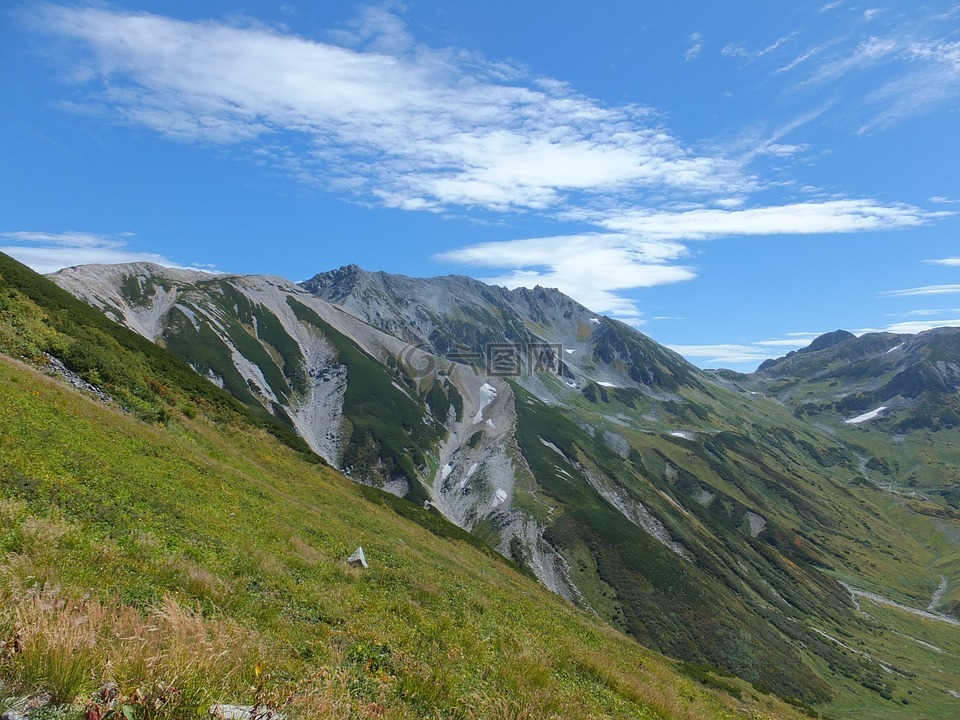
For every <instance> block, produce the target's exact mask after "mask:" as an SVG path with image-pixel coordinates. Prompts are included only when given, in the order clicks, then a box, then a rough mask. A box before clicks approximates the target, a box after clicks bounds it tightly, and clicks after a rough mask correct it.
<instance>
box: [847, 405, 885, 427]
mask: <svg viewBox="0 0 960 720" xmlns="http://www.w3.org/2000/svg"><path fill="white" fill-rule="evenodd" d="M886 409H887V406H886V405H881V406H880V407H878V408H877V409H876V410H871V411H870V412H865V413H864V414H863V415H857V416H856V417H855V418H850V419H849V420H844V422H845V423H846V424H847V425H856V424H857V423H862V422H866V421H867V420H873V419H874V418H875V417H877V415H879V414H880V413H882V412H883V411H884V410H886Z"/></svg>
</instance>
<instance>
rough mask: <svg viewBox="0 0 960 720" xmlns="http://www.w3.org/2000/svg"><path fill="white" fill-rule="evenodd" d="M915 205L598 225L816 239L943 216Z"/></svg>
mask: <svg viewBox="0 0 960 720" xmlns="http://www.w3.org/2000/svg"><path fill="white" fill-rule="evenodd" d="M941 216H942V213H931V212H927V211H924V210H922V209H920V208H918V207H915V206H913V205H905V204H887V205H884V204H881V203H878V202H876V201H873V200H865V199H851V200H829V201H825V202H808V203H794V204H789V205H778V206H771V207H754V208H745V209H740V210H725V209H721V208H696V209H692V210H686V211H681V212H661V211H646V210H632V211H628V212H624V213H622V214H620V215H617V216H614V217H609V218H605V219H603V220H601V221H600V224H601V225H602V226H603V227H605V228H607V229H609V230H614V231H618V232H632V233H636V234H638V235H640V236H643V237H647V238H658V239H662V240H706V239H710V238H717V237H724V236H738V235H739V236H744V235H812V234H820V233H851V232H863V231H870V230H894V229H899V228H906V227H915V226H918V225H922V224H924V223H926V222H929V221H930V220H931V219H933V218H936V217H941Z"/></svg>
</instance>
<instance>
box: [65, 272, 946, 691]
mask: <svg viewBox="0 0 960 720" xmlns="http://www.w3.org/2000/svg"><path fill="white" fill-rule="evenodd" d="M318 277H319V278H321V280H322V281H321V280H317V278H315V279H314V281H316V282H314V281H311V283H313V285H311V283H308V284H307V287H311V286H312V287H314V289H316V290H317V291H318V292H321V294H323V295H324V296H325V298H326V299H324V298H319V297H314V296H311V295H310V294H309V293H308V292H306V290H305V289H304V288H300V287H296V286H293V285H291V284H289V283H286V282H285V281H281V280H279V279H276V278H263V277H238V276H217V277H206V278H185V279H177V278H175V277H170V278H165V277H164V271H163V270H162V269H160V268H156V267H144V266H121V267H118V268H114V269H110V268H97V267H88V268H76V269H73V270H70V271H64V272H63V273H60V274H58V275H57V276H55V278H54V279H55V280H56V281H57V282H59V283H61V284H63V285H64V286H66V287H68V288H70V289H71V290H72V291H74V292H76V293H77V294H78V295H80V296H81V297H84V298H86V299H87V300H88V301H90V302H92V303H94V304H95V305H97V306H99V307H101V308H103V309H104V310H105V311H106V312H108V313H111V314H113V315H114V316H115V317H118V318H120V317H124V318H125V317H139V316H140V315H150V316H151V317H152V316H153V315H156V306H157V305H158V304H159V306H160V307H166V308H168V309H167V310H165V311H164V312H163V313H161V315H162V316H163V317H165V318H166V319H165V320H163V321H162V322H161V323H160V324H159V325H154V326H150V327H159V328H160V332H159V335H158V337H159V341H160V342H162V343H164V344H166V345H167V347H168V348H170V349H171V350H173V351H174V352H177V353H178V354H179V355H180V356H181V357H183V358H184V359H185V360H187V361H188V362H190V363H191V364H192V365H193V366H194V367H195V368H196V369H197V370H198V371H200V372H201V373H203V374H206V375H208V376H211V375H212V376H213V379H214V380H218V379H219V380H221V381H222V382H223V384H224V387H227V388H228V389H232V390H233V391H234V392H235V394H237V396H238V397H240V398H241V399H243V400H244V401H245V402H247V403H248V404H250V405H251V406H253V407H261V408H267V409H270V410H272V411H273V412H274V413H276V415H277V416H278V417H284V416H286V417H288V418H290V419H291V423H292V424H293V425H295V426H297V427H298V429H300V428H301V426H302V425H303V424H304V423H308V422H309V420H308V419H307V416H306V415H305V414H303V413H302V412H301V410H300V408H301V407H302V406H303V405H305V404H306V405H309V404H310V403H309V401H308V400H306V399H305V398H309V397H312V396H311V395H310V393H311V392H312V391H311V389H310V384H309V383H306V384H304V383H302V382H300V381H298V377H303V376H306V377H313V376H317V377H320V378H321V381H322V378H323V376H324V375H326V376H327V377H329V378H331V380H330V381H329V382H334V381H335V382H337V383H338V384H339V385H341V386H342V387H343V390H342V392H341V393H340V394H338V395H336V396H335V398H336V402H334V403H332V404H331V405H330V406H329V408H327V409H324V410H323V412H321V413H317V415H318V420H317V421H319V422H326V423H327V424H326V425H323V428H324V430H323V433H320V432H318V431H317V430H315V429H314V430H311V429H307V430H301V432H302V433H303V434H304V437H306V438H310V437H311V433H312V438H313V440H312V442H313V443H314V444H316V445H317V446H319V443H318V440H319V438H321V437H327V435H326V433H327V432H328V431H329V430H330V429H331V428H333V429H334V436H335V437H336V438H337V444H336V445H335V447H336V448H337V452H336V454H334V453H332V452H327V457H329V458H330V459H331V461H332V462H335V463H337V464H339V465H340V466H341V467H344V469H345V470H347V471H348V472H349V473H350V474H351V476H352V477H354V478H356V479H359V480H364V481H367V482H373V483H375V484H379V485H381V486H385V487H391V486H392V484H396V483H397V481H398V480H400V479H402V481H403V482H404V483H405V484H404V486H403V487H402V488H394V489H399V490H401V491H402V490H406V492H407V494H408V496H411V497H414V498H415V499H417V500H418V501H421V500H424V499H428V500H429V502H430V503H431V504H432V506H433V507H435V508H437V509H439V510H440V511H441V512H442V513H443V514H444V515H445V516H446V517H448V518H450V519H452V520H454V521H455V522H456V523H457V524H458V525H460V526H461V527H464V528H466V529H469V530H470V531H471V532H473V533H474V535H476V536H477V537H479V538H481V539H483V540H484V541H485V542H487V543H488V544H489V545H490V546H492V547H495V548H496V549H498V550H499V551H500V552H501V553H503V554H504V555H506V556H508V557H510V558H512V559H513V560H514V561H515V562H517V563H518V564H520V565H521V566H524V567H525V568H527V569H528V570H529V571H530V572H531V573H532V574H534V575H536V577H537V578H538V579H539V580H541V582H543V583H544V584H545V585H547V586H548V587H550V588H552V589H554V590H555V591H557V592H559V593H560V594H562V595H564V596H566V597H568V598H569V599H571V600H572V601H574V602H576V603H578V604H579V605H581V606H583V607H585V608H589V609H590V610H592V611H593V612H596V613H597V614H598V615H600V616H601V617H603V618H604V619H606V620H607V621H608V622H610V623H611V624H613V625H614V626H616V627H618V628H621V629H623V630H626V631H627V632H629V633H630V634H632V635H634V636H635V637H638V638H640V639H642V640H643V641H644V642H645V643H647V644H649V645H651V646H653V647H657V648H659V649H662V650H664V651H666V652H669V653H671V654H674V655H676V656H679V657H683V658H686V659H689V660H692V661H697V662H704V661H706V662H710V663H712V664H714V665H718V666H721V667H723V668H726V669H729V670H731V671H734V672H736V673H738V674H740V675H741V676H742V677H745V678H747V679H749V680H751V681H753V682H755V683H757V684H759V685H761V686H764V687H768V688H771V689H774V690H776V691H777V692H779V693H781V694H783V695H786V696H793V697H802V698H805V699H807V700H809V701H822V700H825V699H826V698H827V697H829V696H830V695H831V694H833V693H835V692H838V691H839V692H840V693H841V694H842V695H843V696H844V697H846V696H851V697H856V698H858V699H861V700H862V699H863V697H864V695H863V693H866V698H867V699H866V700H865V702H868V703H870V702H881V703H882V702H886V701H885V700H883V698H885V697H890V696H892V694H893V693H894V692H897V688H898V687H899V686H900V685H902V682H903V678H902V677H901V676H898V675H893V676H891V675H890V674H889V673H887V672H886V671H885V670H884V668H883V667H882V665H881V664H879V663H878V661H877V660H875V659H871V658H865V657H863V656H862V654H860V653H859V652H856V651H852V650H851V649H850V648H848V647H844V645H843V644H838V643H837V642H835V639H836V638H837V637H838V636H845V635H844V633H847V634H848V635H849V634H850V633H854V634H856V635H857V636H858V637H865V638H869V637H870V636H871V635H872V634H874V632H873V629H872V628H871V627H868V623H867V622H866V621H865V620H864V619H863V618H862V617H861V616H859V615H857V614H856V613H855V609H854V604H853V602H852V600H851V596H850V594H849V593H848V591H847V590H846V589H845V588H844V587H843V586H842V585H840V584H839V583H838V582H836V580H835V579H834V578H835V577H841V578H843V579H845V580H846V581H847V582H849V583H850V584H851V585H853V586H854V587H858V588H859V587H864V586H867V587H869V588H881V589H883V588H886V587H887V586H886V585H885V583H886V582H887V581H888V580H889V577H890V576H891V574H892V572H891V570H892V569H893V568H894V562H896V566H895V569H896V577H897V578H899V579H898V585H897V587H898V592H901V593H902V595H898V596H897V597H902V598H903V599H904V601H905V602H908V603H914V604H915V603H916V602H917V598H918V597H920V596H922V595H923V594H924V593H926V592H927V590H926V584H927V582H928V581H929V580H930V579H935V578H936V575H935V574H933V573H931V572H930V570H929V568H928V567H927V566H928V564H929V563H930V562H931V561H932V559H933V554H932V551H931V550H930V549H929V548H928V547H927V546H926V545H925V544H924V542H921V541H920V540H918V539H917V538H916V537H914V536H913V535H912V534H911V532H910V531H908V530H906V529H903V528H900V527H898V526H897V524H896V523H895V522H891V521H890V518H889V517H888V516H887V513H888V509H887V508H885V507H884V506H883V505H882V504H878V500H877V499H876V498H874V497H872V496H870V495H869V494H868V489H867V488H863V487H861V486H860V485H859V484H858V483H859V481H860V478H861V473H860V469H859V460H858V458H857V457H856V456H855V454H854V453H852V452H850V450H849V449H848V448H847V447H846V446H845V445H844V444H842V443H840V442H837V441H836V440H834V439H832V438H831V437H829V436H827V435H824V434H823V433H820V432H818V431H817V430H816V429H814V428H811V427H810V426H808V425H807V424H805V423H804V422H803V421H802V420H801V419H798V418H795V417H793V416H792V414H791V412H789V411H788V410H786V409H785V408H784V407H783V406H782V405H781V404H779V403H776V402H773V401H769V400H765V399H763V398H761V397H759V396H752V395H748V394H746V393H738V392H733V391H730V390H728V389H725V388H723V387H721V386H720V385H719V384H717V383H714V382H712V381H711V380H710V379H709V378H708V377H707V376H705V375H704V374H703V373H701V372H700V371H698V370H696V369H695V368H693V367H692V366H690V365H689V364H687V363H685V362H684V361H683V360H682V358H680V357H679V356H677V355H675V354H674V353H671V352H670V351H668V350H666V349H664V348H661V347H660V346H658V345H657V344H656V343H654V342H653V341H652V340H650V339H649V338H646V337H644V336H643V335H641V334H640V333H637V332H636V331H635V330H633V329H631V328H629V327H627V326H625V325H623V324H621V323H617V322H615V321H612V320H609V319H607V318H601V317H598V316H596V315H595V314H593V313H590V311H589V310H587V309H586V308H583V307H582V306H579V305H577V304H576V303H574V302H573V301H572V300H570V299H569V298H565V296H563V295H562V294H560V293H558V292H556V291H550V290H543V289H540V288H538V289H535V290H530V291H512V292H511V291H507V290H503V289H501V288H489V287H488V286H485V285H482V284H481V283H476V282H475V281H472V280H468V279H465V278H457V277H453V278H439V279H432V280H414V279H411V278H399V277H396V276H389V275H386V274H382V273H365V272H363V271H361V270H359V269H357V268H346V269H342V270H341V271H337V272H335V273H332V274H329V277H327V279H326V280H324V279H323V278H324V277H326V276H318ZM105 278H106V279H107V280H108V281H107V282H105V281H104V279H105ZM338 278H339V279H338ZM161 295H162V296H163V297H162V298H161ZM171 295H173V296H175V301H173V302H171V300H170V297H171ZM328 301H330V302H328ZM332 302H336V303H337V305H334V304H331V303H332ZM185 311H186V312H185ZM164 313H165V314H164ZM191 318H192V319H191ZM140 325H141V326H143V327H147V326H148V325H147V323H145V322H140ZM131 326H132V327H136V325H134V324H133V323H131ZM271 328H274V329H275V328H281V329H282V331H283V335H284V336H285V338H286V339H284V338H283V337H279V335H280V333H279V331H274V330H271ZM201 338H208V339H209V340H204V342H200V339H201ZM214 340H215V342H214ZM321 341H322V342H325V343H329V345H330V346H332V347H333V348H334V350H335V352H334V353H333V354H332V355H321V354H320V353H312V352H311V351H310V350H309V345H308V342H314V343H317V342H321ZM217 342H219V343H220V345H221V346H222V347H223V348H224V350H220V351H219V355H218V356H217V358H215V359H214V360H213V361H211V360H209V359H207V357H206V356H205V353H207V352H208V351H209V348H210V347H211V346H213V347H217V345H216V343H217ZM253 343H255V344H256V346H257V347H253ZM490 344H493V345H500V346H510V347H513V346H515V345H519V347H520V350H521V366H520V368H519V371H518V372H512V373H502V374H495V373H493V372H492V371H494V370H497V368H496V367H490V368H488V367H487V363H486V361H487V354H486V353H487V349H488V348H489V347H490ZM568 345H569V346H568ZM418 346H419V347H418ZM531 346H533V347H537V348H542V347H547V348H549V349H551V350H552V352H553V353H554V354H553V356H552V360H553V362H551V356H549V355H548V356H547V357H546V358H544V359H543V361H542V362H540V363H539V367H538V366H537V363H530V362H529V359H530V358H529V355H527V350H528V349H529V348H530V347H531ZM283 347H286V348H288V349H287V350H286V351H285V352H284V351H282V349H281V348H283ZM257 348H259V349H257ZM292 348H296V349H297V352H298V353H299V355H298V354H297V352H294V351H293V349H292ZM561 351H562V357H563V358H564V365H565V369H564V370H562V371H559V372H558V368H557V365H556V358H557V357H560V352H561ZM289 358H292V360H290V359H289ZM315 358H323V359H322V361H320V363H319V364H315V363H316V361H315V360H314V359H315ZM338 368H339V369H338ZM234 371H235V372H236V373H237V374H238V375H239V377H240V378H242V379H243V381H244V382H243V383H240V382H237V381H233V382H232V383H228V382H227V377H228V376H229V375H230V374H231V372H234ZM281 380H282V382H281ZM298 382H300V384H298ZM267 389H269V393H268V392H267ZM454 390H455V391H454ZM401 397H402V398H403V399H402V400H401ZM338 408H339V409H338ZM403 408H407V409H408V410H407V411H404V410H403ZM337 413H340V416H341V417H342V418H344V419H342V420H339V421H331V417H332V418H336V417H337ZM405 418H406V419H405ZM338 422H339V426H338V424H337V423H338ZM298 423H299V424H298ZM364 423H366V424H364ZM337 427H341V428H346V431H343V430H341V432H340V434H339V435H338V434H336V428H337ZM357 427H360V428H362V429H363V432H362V433H358V432H357V431H356V428H357ZM367 437H369V438H370V439H371V442H367V441H366V438H367ZM320 449H321V450H323V447H322V446H320ZM890 512H892V511H890ZM890 547H897V548H898V550H899V553H900V554H899V557H898V558H897V559H896V561H894V560H893V559H892V558H891V557H890V556H889V551H888V548H890ZM904 677H905V676H904Z"/></svg>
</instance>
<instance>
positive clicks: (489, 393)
mask: <svg viewBox="0 0 960 720" xmlns="http://www.w3.org/2000/svg"><path fill="white" fill-rule="evenodd" d="M496 399H497V389H496V388H495V387H493V385H491V384H490V383H484V384H483V385H481V386H480V407H479V408H477V414H476V415H474V416H473V422H474V424H476V423H479V422H483V411H484V410H485V409H486V407H487V405H489V404H490V403H492V402H493V401H494V400H496Z"/></svg>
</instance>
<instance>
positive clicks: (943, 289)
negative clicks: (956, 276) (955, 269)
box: [881, 284, 960, 297]
mask: <svg viewBox="0 0 960 720" xmlns="http://www.w3.org/2000/svg"><path fill="white" fill-rule="evenodd" d="M957 293H960V285H956V284H947V285H923V286H921V287H914V288H905V289H903V290H887V291H886V292H884V293H881V294H882V295H888V296H890V297H918V296H922V295H956V294H957Z"/></svg>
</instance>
